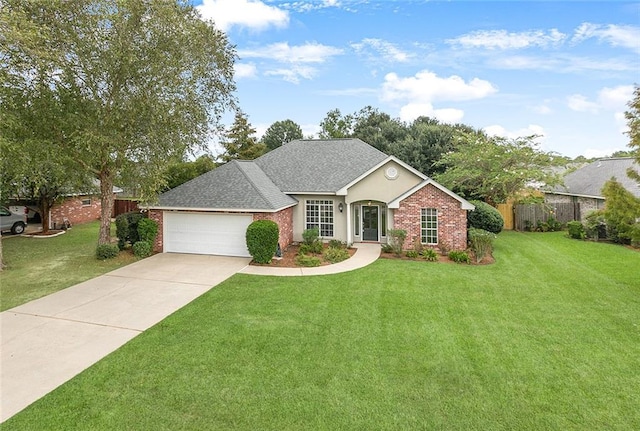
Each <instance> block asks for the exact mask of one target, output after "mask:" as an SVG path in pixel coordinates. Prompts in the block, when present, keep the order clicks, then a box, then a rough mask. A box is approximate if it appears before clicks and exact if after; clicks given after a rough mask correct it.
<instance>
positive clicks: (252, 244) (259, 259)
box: [246, 220, 279, 263]
mask: <svg viewBox="0 0 640 431" xmlns="http://www.w3.org/2000/svg"><path fill="white" fill-rule="evenodd" d="M278 236H279V233H278V225H277V224H276V222H274V221H271V220H256V221H254V222H253V223H251V224H250V225H249V227H247V233H246V239H247V249H248V250H249V253H250V254H251V256H252V257H253V260H254V261H255V262H256V263H269V262H271V259H272V258H273V256H274V255H275V254H276V250H277V249H278Z"/></svg>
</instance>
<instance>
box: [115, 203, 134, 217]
mask: <svg viewBox="0 0 640 431" xmlns="http://www.w3.org/2000/svg"><path fill="white" fill-rule="evenodd" d="M138 210H139V208H138V201H135V200H131V199H116V200H114V201H113V211H112V212H111V217H112V218H115V217H117V216H119V215H120V214H124V213H128V212H131V211H138Z"/></svg>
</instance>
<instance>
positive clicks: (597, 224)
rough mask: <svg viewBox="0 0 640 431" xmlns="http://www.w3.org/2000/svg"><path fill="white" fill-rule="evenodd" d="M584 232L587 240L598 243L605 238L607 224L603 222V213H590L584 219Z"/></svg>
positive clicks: (597, 211) (600, 211) (601, 211)
mask: <svg viewBox="0 0 640 431" xmlns="http://www.w3.org/2000/svg"><path fill="white" fill-rule="evenodd" d="M584 231H585V234H586V236H587V238H589V239H593V240H595V241H598V240H599V239H605V238H606V237H607V223H606V222H605V220H604V211H603V210H596V211H591V212H590V213H589V214H587V216H586V217H585V219H584Z"/></svg>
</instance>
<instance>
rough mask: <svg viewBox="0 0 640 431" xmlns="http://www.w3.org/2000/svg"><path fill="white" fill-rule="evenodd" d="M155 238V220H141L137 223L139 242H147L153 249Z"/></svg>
mask: <svg viewBox="0 0 640 431" xmlns="http://www.w3.org/2000/svg"><path fill="white" fill-rule="evenodd" d="M156 236H158V223H156V221H155V220H151V219H150V218H143V219H142V220H140V221H139V222H138V237H139V238H140V241H145V242H148V243H149V245H151V247H152V248H153V243H154V242H155V241H156ZM134 244H135V243H134Z"/></svg>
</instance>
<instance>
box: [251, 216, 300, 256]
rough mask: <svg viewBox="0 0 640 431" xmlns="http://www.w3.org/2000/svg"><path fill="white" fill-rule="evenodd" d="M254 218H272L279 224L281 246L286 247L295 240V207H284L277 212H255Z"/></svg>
mask: <svg viewBox="0 0 640 431" xmlns="http://www.w3.org/2000/svg"><path fill="white" fill-rule="evenodd" d="M253 220H254V221H255V220H271V221H274V222H276V223H277V224H278V228H279V230H280V232H279V233H280V238H279V239H278V241H279V242H280V247H282V248H283V249H284V248H286V247H287V246H288V245H289V244H291V243H292V242H293V207H290V208H286V209H283V210H282V211H278V212H277V213H255V214H253Z"/></svg>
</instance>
